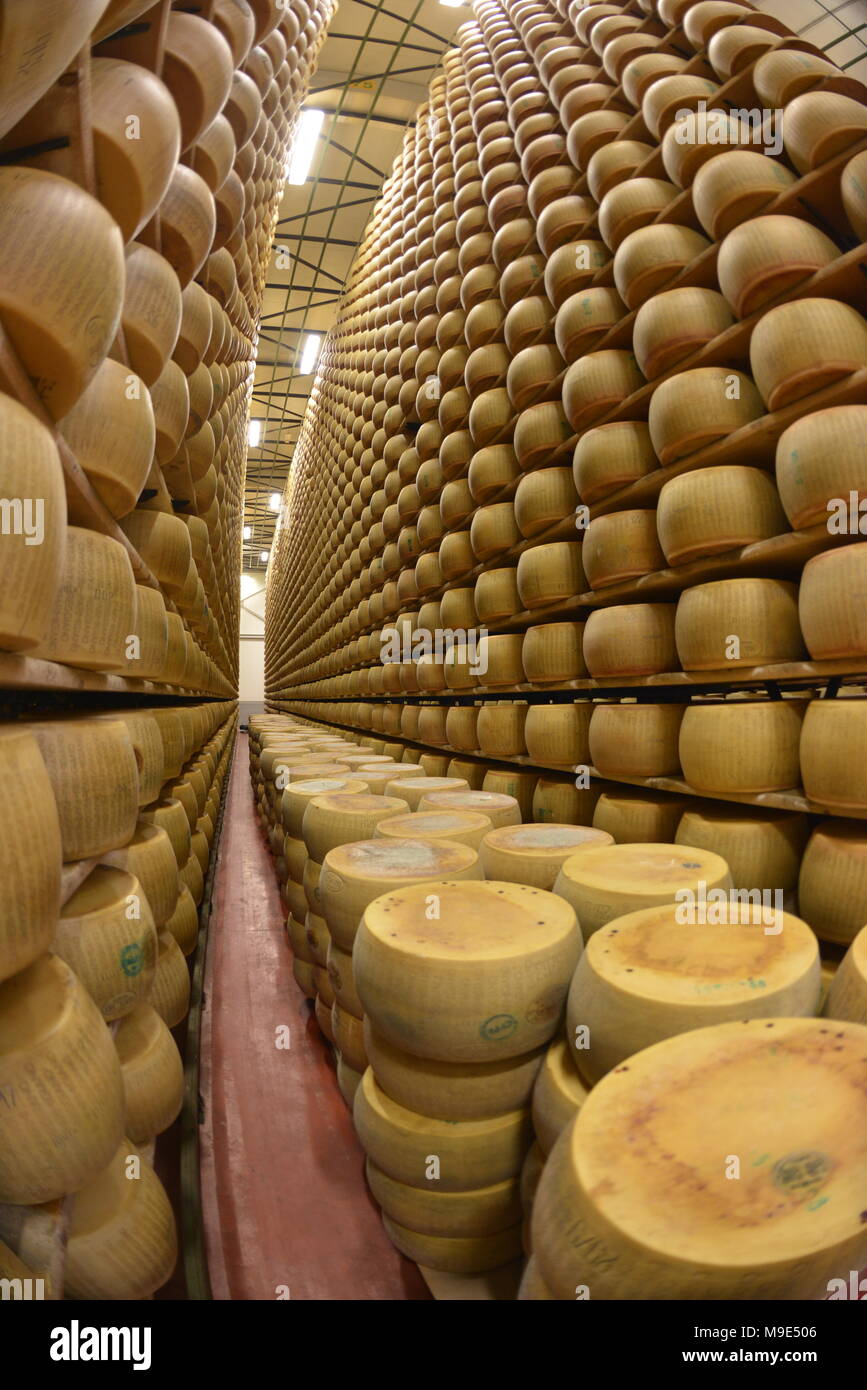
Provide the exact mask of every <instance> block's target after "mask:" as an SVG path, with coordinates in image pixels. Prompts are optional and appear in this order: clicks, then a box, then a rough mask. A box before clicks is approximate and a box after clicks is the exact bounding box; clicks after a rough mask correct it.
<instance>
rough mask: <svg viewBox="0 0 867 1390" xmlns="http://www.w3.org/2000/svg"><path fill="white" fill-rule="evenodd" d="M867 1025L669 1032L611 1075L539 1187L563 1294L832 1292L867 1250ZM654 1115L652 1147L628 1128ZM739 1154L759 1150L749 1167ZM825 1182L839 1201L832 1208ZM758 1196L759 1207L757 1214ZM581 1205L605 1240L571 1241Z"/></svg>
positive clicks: (589, 1235) (542, 1223) (542, 1231)
mask: <svg viewBox="0 0 867 1390" xmlns="http://www.w3.org/2000/svg"><path fill="white" fill-rule="evenodd" d="M823 1029H824V1030H826V1031H825V1032H824V1033H823ZM865 1039H867V1034H865V1031H864V1029H863V1028H859V1027H858V1026H857V1025H855V1024H843V1025H840V1027H839V1030H834V1032H830V1031H827V1024H826V1023H825V1022H823V1021H822V1020H821V1019H802V1018H798V1019H776V1020H773V1021H772V1022H770V1023H769V1022H768V1021H767V1020H765V1019H748V1020H745V1021H738V1022H733V1023H723V1024H719V1025H717V1026H716V1027H713V1028H704V1029H700V1030H699V1031H697V1032H695V1033H691V1034H688V1035H686V1036H681V1037H675V1038H669V1039H666V1041H664V1042H661V1043H657V1044H656V1045H655V1046H654V1047H653V1048H648V1049H646V1050H645V1051H644V1052H642V1053H639V1054H638V1055H637V1056H635V1057H633V1058H632V1059H631V1061H630V1063H629V1066H628V1067H627V1068H625V1069H618V1070H617V1071H615V1072H613V1073H612V1074H611V1075H610V1076H608V1077H606V1078H605V1080H604V1081H602V1082H600V1083H599V1085H598V1086H597V1087H595V1088H594V1090H593V1092H592V1093H591V1095H590V1096H588V1098H587V1100H586V1101H585V1103H584V1105H583V1106H582V1108H581V1111H580V1113H579V1115H578V1118H577V1120H576V1121H575V1123H574V1125H572V1126H571V1127H570V1128H569V1129H568V1130H566V1131H565V1132H564V1133H563V1135H561V1137H560V1139H559V1140H558V1142H557V1144H556V1145H555V1147H554V1150H553V1152H552V1154H551V1157H550V1159H549V1161H548V1163H547V1164H546V1167H545V1171H544V1173H543V1175H542V1180H541V1182H540V1184H539V1189H538V1192H537V1194H536V1201H535V1203H534V1208H533V1230H532V1236H533V1250H534V1253H535V1255H536V1257H537V1259H538V1261H539V1265H540V1268H541V1272H542V1276H543V1278H544V1280H545V1282H546V1284H548V1285H549V1287H551V1289H552V1291H553V1293H554V1294H555V1296H557V1297H560V1298H574V1296H575V1290H576V1287H577V1286H579V1285H583V1286H585V1287H589V1289H590V1292H591V1296H592V1297H593V1298H594V1299H607V1298H626V1299H630V1298H640V1297H643V1296H644V1295H645V1294H646V1291H647V1288H648V1287H651V1286H652V1287H653V1288H654V1289H655V1290H656V1292H657V1294H658V1295H661V1296H663V1297H665V1298H674V1299H677V1298H690V1297H695V1296H696V1295H699V1296H700V1297H701V1298H702V1299H719V1298H726V1297H729V1296H732V1295H737V1296H738V1297H741V1298H743V1297H745V1296H746V1297H748V1298H751V1299H753V1298H755V1299H775V1298H804V1299H810V1298H824V1297H825V1296H826V1295H827V1293H828V1280H829V1278H830V1277H831V1276H836V1275H841V1274H843V1275H844V1277H848V1275H847V1274H846V1271H848V1270H850V1269H855V1268H859V1267H860V1262H861V1261H862V1260H863V1248H864V1236H863V1229H862V1227H861V1224H860V1210H857V1209H856V1208H857V1207H858V1206H859V1204H858V1202H857V1199H856V1198H855V1196H854V1192H855V1191H857V1189H858V1184H859V1182H860V1173H861V1169H862V1167H863V1164H864V1156H863V1141H862V1131H861V1130H860V1129H858V1128H857V1126H856V1125H855V1123H854V1120H855V1117H856V1116H857V1115H858V1114H859V1113H860V1111H861V1108H862V1106H863V1100H862V1097H861V1094H860V1093H859V1092H858V1091H857V1090H856V1087H855V1076H856V1073H857V1068H856V1067H855V1065H854V1064H855V1059H856V1057H860V1056H861V1055H862V1054H863V1049H864V1042H865ZM710 1077H712V1078H713V1084H709V1078H710ZM793 1094H798V1095H799V1096H800V1097H801V1104H800V1105H798V1106H797V1107H795V1108H793V1107H792V1106H791V1105H790V1103H789V1097H790V1096H791V1095H793ZM639 1116H642V1117H644V1123H645V1124H649V1126H650V1129H651V1131H652V1137H651V1138H649V1140H648V1143H649V1145H650V1148H649V1149H648V1148H647V1147H645V1146H644V1145H641V1146H638V1147H636V1146H635V1145H634V1144H630V1142H629V1138H628V1136H629V1134H631V1133H634V1129H633V1126H634V1125H635V1124H637V1123H640V1121H639V1118H638V1117H639ZM684 1116H689V1120H688V1123H686V1122H685V1121H684ZM648 1117H651V1118H649V1119H648ZM639 1149H640V1151H639ZM671 1153H676V1154H677V1155H678V1161H677V1169H676V1172H675V1171H674V1170H673V1168H672V1162H671V1160H670V1159H669V1158H668V1157H667V1155H668V1154H671ZM830 1154H833V1155H834V1160H833V1161H832V1160H830V1159H829V1158H828V1157H826V1155H830ZM726 1155H734V1156H737V1157H739V1158H740V1160H741V1163H742V1164H744V1166H743V1168H742V1170H741V1179H740V1181H739V1182H731V1181H730V1180H729V1179H728V1176H727V1174H728V1173H730V1172H731V1165H730V1164H729V1165H728V1167H727V1163H726ZM748 1155H754V1156H755V1157H754V1158H752V1160H751V1162H750V1165H749V1166H748V1165H747V1164H745V1163H744V1160H745V1158H746V1157H747V1156H748ZM765 1155H767V1157H765ZM721 1156H722V1157H721ZM762 1160H764V1161H762ZM850 1185H852V1186H850ZM781 1191H782V1192H783V1193H784V1194H786V1195H787V1196H788V1197H789V1199H790V1200H788V1201H785V1202H781V1201H780V1195H779V1194H780V1192H781ZM850 1191H852V1193H853V1195H852V1196H851V1197H850V1196H849V1195H848V1193H849V1192H850ZM591 1194H592V1195H591ZM711 1194H714V1196H715V1199H716V1200H714V1201H710V1195H711ZM814 1194H815V1196H818V1195H819V1194H821V1195H822V1196H824V1197H826V1198H827V1199H828V1202H826V1204H825V1205H824V1206H823V1207H822V1208H821V1209H820V1211H827V1208H828V1205H829V1204H830V1205H831V1207H832V1212H838V1211H839V1215H838V1216H831V1217H828V1216H822V1215H821V1214H820V1215H819V1216H818V1218H817V1217H816V1209H815V1208H814V1209H813V1210H810V1209H809V1208H810V1206H812V1205H813V1202H814ZM843 1194H846V1195H843ZM805 1196H806V1197H808V1198H809V1200H808V1201H807V1202H805ZM662 1207H664V1209H665V1212H666V1219H665V1221H664V1222H663V1223H660V1222H659V1221H658V1215H657V1214H658V1212H659V1210H660V1209H661V1208H662ZM756 1210H760V1211H761V1212H762V1213H763V1216H762V1219H761V1221H759V1222H757V1221H756V1218H755V1216H754V1215H752V1216H750V1217H747V1212H751V1213H754V1212H755V1211H756ZM733 1213H734V1214H735V1215H734V1220H735V1223H736V1224H735V1225H733V1224H732V1222H733ZM747 1220H748V1221H749V1222H750V1223H751V1224H750V1225H749V1226H748V1227H747V1226H746V1225H745V1224H744V1223H745V1221H747ZM575 1221H580V1222H581V1223H582V1224H581V1230H582V1234H583V1235H584V1236H585V1237H586V1240H588V1241H595V1242H597V1243H596V1244H594V1245H589V1246H586V1245H584V1244H582V1247H581V1249H580V1250H576V1249H575V1247H574V1245H573V1244H570V1239H569V1237H568V1235H567V1232H568V1231H569V1230H570V1229H571V1228H572V1227H571V1223H573V1222H575ZM746 1230H748V1232H749V1234H748V1235H745V1231H746ZM735 1232H736V1233H735ZM769 1249H773V1251H774V1256H773V1262H772V1263H769V1259H768V1252H769ZM588 1250H589V1251H590V1252H591V1253H590V1255H588V1254H587V1253H586V1252H587V1251H588Z"/></svg>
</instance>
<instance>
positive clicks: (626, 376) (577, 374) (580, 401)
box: [563, 229, 649, 433]
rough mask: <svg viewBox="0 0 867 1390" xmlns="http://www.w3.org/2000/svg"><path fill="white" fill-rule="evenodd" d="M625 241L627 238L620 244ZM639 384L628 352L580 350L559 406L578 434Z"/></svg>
mask: <svg viewBox="0 0 867 1390" xmlns="http://www.w3.org/2000/svg"><path fill="white" fill-rule="evenodd" d="M646 230H649V229H646ZM639 235H641V233H638V232H633V236H639ZM629 240H630V239H629V238H627V240H626V242H625V243H624V247H626V246H628V244H629ZM617 254H618V255H620V252H618V253H617ZM617 288H618V289H619V290H620V293H621V295H622V297H623V299H624V300H625V301H626V303H627V304H628V303H629V299H628V298H627V295H626V293H625V292H624V291H625V286H624V285H622V284H620V283H618V287H617ZM630 307H632V306H630ZM643 385H644V377H643V376H642V375H641V372H640V371H639V369H638V366H637V364H636V361H635V358H634V357H633V355H632V353H631V352H626V351H624V350H622V349H619V348H609V349H605V350H602V349H600V350H599V351H598V352H587V353H584V355H583V356H582V357H579V358H578V360H577V361H576V362H573V363H572V365H571V366H570V367H569V369H568V371H567V372H566V376H565V378H564V380H563V409H564V410H565V412H566V417H567V419H568V421H569V424H570V425H571V426H572V428H573V430H575V431H576V432H577V433H582V432H583V431H584V430H586V429H588V428H589V426H590V425H593V424H595V423H596V421H597V420H600V419H601V418H602V417H603V416H604V415H607V414H608V412H609V411H611V410H613V409H614V408H615V407H617V406H619V405H622V403H623V402H624V401H625V400H627V399H628V397H630V396H631V395H633V393H634V392H636V391H639V390H640V389H641V387H642V386H643Z"/></svg>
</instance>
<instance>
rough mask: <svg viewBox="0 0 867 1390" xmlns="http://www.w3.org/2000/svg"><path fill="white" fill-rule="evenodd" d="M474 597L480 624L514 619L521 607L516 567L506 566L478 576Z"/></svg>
mask: <svg viewBox="0 0 867 1390" xmlns="http://www.w3.org/2000/svg"><path fill="white" fill-rule="evenodd" d="M474 597H475V604H476V612H477V613H478V615H479V622H480V623H491V622H496V620H497V619H498V618H512V617H514V615H515V614H516V613H518V612H520V610H521V608H522V606H523V605H522V602H521V598H520V596H519V594H518V571H517V567H516V566H514V565H513V566H506V567H504V568H503V569H492V570H486V571H485V573H484V574H480V575H479V577H478V579H477V580H476V583H475V590H474Z"/></svg>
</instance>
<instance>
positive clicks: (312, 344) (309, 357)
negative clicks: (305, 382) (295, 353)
mask: <svg viewBox="0 0 867 1390" xmlns="http://www.w3.org/2000/svg"><path fill="white" fill-rule="evenodd" d="M321 346H322V334H321V333H308V334H307V337H306V338H305V340H304V348H303V350H302V352H301V365H300V367H299V368H298V371H299V372H300V374H301V376H309V375H310V373H311V372H312V371H313V369H314V367H315V366H316V359H317V358H318V356H319V349H320V347H321Z"/></svg>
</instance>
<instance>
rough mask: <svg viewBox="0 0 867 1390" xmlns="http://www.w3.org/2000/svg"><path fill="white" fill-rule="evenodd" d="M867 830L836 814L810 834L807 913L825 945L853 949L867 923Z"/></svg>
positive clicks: (804, 890)
mask: <svg viewBox="0 0 867 1390" xmlns="http://www.w3.org/2000/svg"><path fill="white" fill-rule="evenodd" d="M865 831H867V826H865V825H864V823H863V822H862V821H855V820H851V821H850V820H840V819H838V818H837V817H836V816H834V817H831V818H829V819H827V820H824V821H822V822H820V824H819V825H818V826H817V827H816V829H815V830H814V831H813V833H812V835H811V836H810V839H809V842H808V844H807V848H806V850H805V851H804V857H803V860H802V861H801V872H800V877H799V880H798V903H799V906H800V910H801V912H802V913H803V914H804V917H805V918H806V920H807V921H808V922H809V923H810V926H811V927H812V928H813V930H814V931H815V933H816V935H817V936H819V937H821V939H822V940H823V941H834V942H839V943H840V944H842V945H847V944H848V943H849V942H850V941H853V940H854V939H855V937H856V935H857V934H858V932H859V931H860V930H861V928H862V926H863V925H864V923H865V921H867V833H865Z"/></svg>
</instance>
